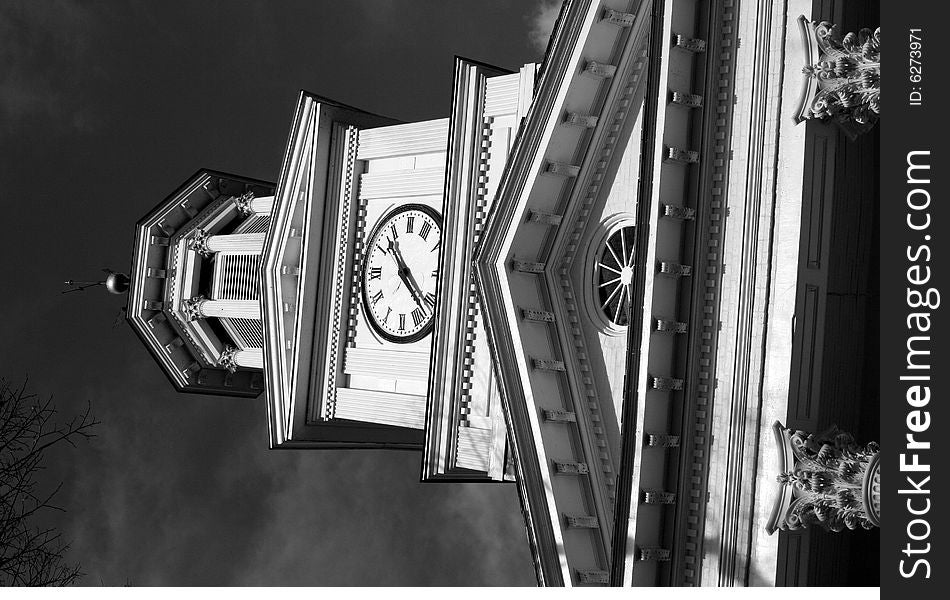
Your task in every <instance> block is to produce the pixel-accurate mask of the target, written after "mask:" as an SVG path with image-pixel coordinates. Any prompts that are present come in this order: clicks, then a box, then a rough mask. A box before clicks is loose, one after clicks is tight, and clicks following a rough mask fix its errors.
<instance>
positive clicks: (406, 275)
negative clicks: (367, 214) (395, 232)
mask: <svg viewBox="0 0 950 600" xmlns="http://www.w3.org/2000/svg"><path fill="white" fill-rule="evenodd" d="M386 239H387V241H388V242H389V243H388V244H387V246H386V250H387V251H389V253H390V254H392V256H393V259H394V260H395V261H396V267H397V268H398V271H397V272H398V273H399V278H400V279H402V281H403V283H405V284H406V288H407V289H408V290H409V293H410V294H411V295H412V299H413V300H415V302H416V304H418V305H419V308H421V309H423V310H425V305H424V304H423V300H422V289H421V288H420V287H419V284H418V283H416V280H415V278H414V277H413V276H412V270H411V269H410V268H409V266H408V265H406V261H405V260H404V259H403V257H402V253H401V252H400V251H399V243H398V241H396V240H395V239H394V238H390V237H387V238H386Z"/></svg>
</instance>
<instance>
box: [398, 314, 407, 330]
mask: <svg viewBox="0 0 950 600" xmlns="http://www.w3.org/2000/svg"><path fill="white" fill-rule="evenodd" d="M405 329H406V314H405V313H399V331H405Z"/></svg>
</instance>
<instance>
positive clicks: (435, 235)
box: [361, 204, 442, 343]
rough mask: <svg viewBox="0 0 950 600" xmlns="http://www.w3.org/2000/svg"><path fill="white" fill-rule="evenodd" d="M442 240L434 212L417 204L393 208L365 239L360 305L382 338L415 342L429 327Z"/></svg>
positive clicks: (392, 340) (430, 326) (436, 214)
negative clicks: (366, 239) (367, 239)
mask: <svg viewBox="0 0 950 600" xmlns="http://www.w3.org/2000/svg"><path fill="white" fill-rule="evenodd" d="M441 242H442V228H441V219H440V218H439V214H438V213H437V212H435V211H434V210H432V209H431V208H429V207H428V206H424V205H421V204H408V205H405V206H401V207H399V208H397V209H396V210H395V211H393V212H392V213H390V215H389V216H387V217H386V218H385V219H383V220H382V221H381V222H380V224H379V225H378V226H377V227H376V229H375V231H373V234H372V235H371V236H370V238H369V244H368V245H367V247H366V254H365V255H364V258H363V273H362V284H361V287H362V291H363V306H364V307H365V309H366V313H367V315H368V317H369V323H370V325H371V326H372V327H373V329H375V330H376V332H377V333H378V334H379V335H381V336H382V337H383V338H384V339H386V340H389V341H391V342H396V343H408V342H414V341H416V340H419V339H421V338H422V337H424V336H425V335H426V334H427V333H429V330H430V329H431V328H432V317H433V312H434V310H435V290H436V283H437V282H438V277H439V271H438V269H439V245H440V244H441Z"/></svg>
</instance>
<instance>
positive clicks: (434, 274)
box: [432, 269, 439, 277]
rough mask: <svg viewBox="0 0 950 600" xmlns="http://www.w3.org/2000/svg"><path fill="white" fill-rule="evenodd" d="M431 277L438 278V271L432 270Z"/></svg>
mask: <svg viewBox="0 0 950 600" xmlns="http://www.w3.org/2000/svg"><path fill="white" fill-rule="evenodd" d="M432 276H433V277H438V276H439V270H438V269H432Z"/></svg>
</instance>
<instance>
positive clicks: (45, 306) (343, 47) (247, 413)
mask: <svg viewBox="0 0 950 600" xmlns="http://www.w3.org/2000/svg"><path fill="white" fill-rule="evenodd" d="M555 12H556V6H555V3H553V2H551V1H550V0H547V1H542V0H530V1H529V0H492V1H490V2H485V1H481V0H471V1H467V2H463V1H451V2H450V1H445V0H428V1H421V0H400V1H395V0H393V1H387V0H365V1H347V2H343V1H329V0H325V1H315V0H314V1H302V0H301V1H299V2H272V1H265V0H260V1H256V2H253V1H237V0H235V1H224V0H218V1H194V0H192V1H187V2H185V1H174V2H170V1H167V0H165V1H161V2H160V1H157V0H156V1H144V0H131V1H120V0H115V1H110V2H85V1H80V0H58V1H54V0H3V1H2V2H0V207H2V209H3V217H4V219H3V222H4V225H5V232H4V235H3V236H2V238H0V248H2V256H3V258H2V260H0V282H2V284H0V285H2V289H3V293H2V294H0V314H2V315H4V318H3V320H2V321H0V376H2V377H5V378H7V379H12V380H15V381H17V380H22V379H23V378H24V377H26V376H27V375H28V376H29V378H30V384H31V388H32V389H33V390H34V391H36V392H38V393H40V394H43V395H47V394H52V395H53V396H54V397H55V399H56V401H57V403H58V406H59V408H60V409H61V411H62V412H63V413H64V414H65V415H69V414H72V413H75V412H76V411H78V410H79V409H80V408H81V407H82V406H84V404H85V403H86V402H87V401H88V402H91V403H92V405H93V408H94V411H95V414H96V416H97V417H98V418H99V419H100V420H101V421H102V425H101V426H100V427H99V429H98V437H97V438H95V439H94V440H92V441H91V442H90V443H88V444H81V445H80V447H79V448H77V449H76V450H69V451H67V452H63V453H60V454H57V455H56V456H55V457H54V458H55V459H56V460H55V462H54V463H53V464H51V465H50V469H49V470H48V472H47V473H45V475H46V476H49V478H50V479H51V480H55V479H57V478H61V479H63V480H64V481H65V487H64V488H63V493H62V495H61V497H60V503H61V504H62V505H63V506H64V507H65V508H66V509H67V511H68V512H66V513H65V514H64V515H63V516H62V517H60V518H59V520H58V521H57V522H58V523H59V524H60V526H61V527H62V528H63V530H64V532H65V535H66V537H68V538H69V539H71V540H72V542H73V550H72V551H71V554H70V558H71V559H73V560H78V561H81V562H82V564H83V568H84V570H85V571H86V572H87V573H88V575H87V578H86V580H85V583H88V584H99V583H100V582H101V583H105V584H106V585H117V584H123V583H125V582H126V581H132V582H133V583H135V584H139V585H200V584H216V585H241V584H243V585H258V584H266V585H347V584H363V585H374V584H385V585H430V584H444V585H452V584H464V585H493V584H505V585H532V584H534V581H535V580H534V572H533V568H532V566H531V558H530V554H529V551H528V546H527V542H526V538H525V533H524V524H523V521H522V518H521V513H520V508H519V504H518V498H517V494H516V490H515V489H514V487H513V486H511V485H503V486H486V485H476V484H427V485H424V484H420V483H418V480H419V468H420V455H419V454H417V453H410V452H385V451H288V452H277V451H269V450H267V433H266V429H265V413H264V404H263V398H259V399H257V400H242V399H231V398H228V399H222V398H215V397H209V396H193V395H178V394H176V393H175V392H174V391H173V389H172V387H171V385H170V384H169V382H168V380H167V379H165V377H164V376H163V375H162V374H161V372H160V371H159V368H158V367H157V365H155V364H154V363H153V361H152V359H151V358H150V356H149V355H148V353H147V352H146V350H145V348H144V347H143V346H142V345H141V343H140V342H139V341H138V339H137V338H135V336H134V334H133V333H132V331H131V330H130V329H129V328H128V326H126V325H125V323H124V322H123V323H121V324H119V325H118V326H116V327H113V321H114V320H115V317H116V316H117V314H118V311H119V308H120V307H121V306H122V305H123V304H124V298H116V297H110V296H108V295H106V294H105V293H104V292H102V291H100V290H89V291H87V292H85V293H82V294H71V295H67V296H62V295H60V293H59V292H60V290H61V289H62V281H63V280H64V279H67V278H75V279H86V278H89V279H94V278H98V277H99V276H100V273H99V269H100V268H101V267H104V266H109V267H112V268H115V269H118V270H126V271H127V270H128V268H129V263H130V260H131V243H132V225H133V224H134V223H135V221H136V220H137V219H139V218H140V217H141V216H143V215H144V214H145V213H146V212H147V211H148V210H149V209H151V208H152V207H153V206H154V205H155V204H157V203H158V202H160V201H161V200H162V199H163V198H164V197H165V196H166V195H167V194H168V193H170V192H171V191H173V190H174V189H175V188H176V187H177V186H178V185H179V184H181V183H182V182H183V181H184V180H185V179H186V178H188V177H189V176H190V175H191V174H192V173H193V172H194V171H195V170H196V169H198V168H200V167H209V168H214V169H220V170H223V171H228V172H233V173H238V174H243V175H247V176H251V177H257V178H261V179H265V180H271V181H273V180H275V178H276V176H277V171H278V168H279V163H280V159H281V154H282V152H283V147H284V142H285V138H286V135H287V130H288V127H289V122H290V118H291V113H292V110H293V107H294V102H295V100H296V95H297V91H298V89H300V88H305V89H307V90H310V91H313V92H315V93H318V94H320V95H323V96H327V97H330V98H333V99H337V100H339V101H341V102H344V103H347V104H352V105H355V106H358V107H361V108H363V109H365V110H368V111H370V112H375V113H380V114H385V115H389V116H392V117H395V118H398V119H402V120H406V121H412V120H421V119H431V118H437V117H444V116H447V115H448V110H449V102H450V95H451V78H452V61H453V56H454V55H456V54H458V55H461V56H465V57H468V58H473V59H478V60H481V61H484V62H488V63H493V64H496V65H498V66H502V67H507V68H509V69H517V68H518V67H519V66H520V65H521V64H522V63H524V62H528V61H533V60H539V59H540V57H541V51H542V50H543V47H544V44H545V43H546V41H547V38H546V27H549V26H550V22H551V20H552V19H553V16H554V14H555Z"/></svg>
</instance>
